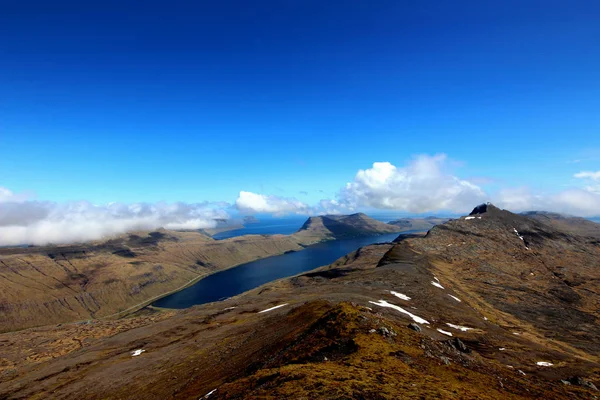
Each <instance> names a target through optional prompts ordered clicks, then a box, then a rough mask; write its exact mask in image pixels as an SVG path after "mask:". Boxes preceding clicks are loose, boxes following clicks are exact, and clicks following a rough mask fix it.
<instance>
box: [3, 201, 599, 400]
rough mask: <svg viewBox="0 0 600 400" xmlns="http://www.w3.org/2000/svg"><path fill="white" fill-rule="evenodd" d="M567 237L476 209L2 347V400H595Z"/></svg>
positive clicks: (10, 339)
mask: <svg viewBox="0 0 600 400" xmlns="http://www.w3.org/2000/svg"><path fill="white" fill-rule="evenodd" d="M573 224H575V222H573ZM574 232H575V230H570V231H565V230H564V229H561V227H560V226H559V225H557V224H555V223H548V222H545V221H543V220H540V219H538V218H531V217H529V216H525V215H518V214H513V213H510V212H508V211H504V210H499V209H497V208H496V207H494V206H492V205H482V206H480V207H477V208H476V209H475V210H474V211H473V213H472V214H471V215H469V216H466V217H462V218H459V219H456V220H452V221H449V222H446V223H444V224H442V225H438V226H436V227H434V228H432V229H431V230H430V231H429V233H428V234H427V235H426V236H416V235H415V236H412V237H403V238H402V239H399V240H398V241H397V242H396V243H394V244H379V245H372V246H367V247H364V248H361V249H359V250H357V251H355V252H353V253H351V254H348V255H347V256H345V257H343V258H341V259H340V260H338V261H336V262H335V263H333V264H332V265H330V266H326V267H322V268H319V269H317V270H313V271H310V272H307V273H303V274H301V275H297V276H295V277H291V278H287V279H282V280H279V281H276V282H272V283H269V284H267V285H264V286H262V287H259V288H257V289H254V290H252V291H249V292H246V293H244V294H242V295H240V296H236V297H233V298H230V299H227V300H225V301H223V302H216V303H210V304H206V305H202V306H196V307H192V308H190V309H187V310H182V311H177V312H175V311H170V312H169V313H168V314H165V313H155V312H154V311H153V310H152V309H151V308H147V309H144V310H141V311H140V312H138V314H137V315H135V316H134V317H133V318H127V319H121V320H116V321H96V320H94V321H91V322H90V323H87V324H65V325H61V326H53V327H44V328H35V329H28V330H24V331H20V332H12V333H6V334H2V335H0V357H1V358H2V365H0V368H1V369H0V398H6V399H24V398H28V399H29V398H31V399H36V398H40V399H41V398H58V399H61V398H64V399H67V398H68V399H81V398H91V399H94V398H121V399H129V398H131V399H135V398H141V397H143V398H147V399H165V398H174V399H176V398H182V399H188V398H190V399H191V398H193V399H198V398H210V399H211V400H212V399H237V398H306V399H313V398H330V399H397V398H419V399H422V398H448V399H450V398H452V399H455V398H461V399H463V398H473V399H475V398H476V399H499V398H503V399H504V398H507V399H511V398H530V399H563V398H574V399H593V398H598V396H600V392H598V387H599V386H600V346H599V345H598V343H600V340H599V339H600V337H599V336H600V320H599V318H600V311H599V310H600V307H599V306H600V268H598V264H599V263H600V246H599V243H598V240H597V238H595V237H594V236H590V235H587V234H586V233H574ZM581 232H584V231H581Z"/></svg>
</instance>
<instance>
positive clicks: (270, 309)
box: [258, 303, 288, 314]
mask: <svg viewBox="0 0 600 400" xmlns="http://www.w3.org/2000/svg"><path fill="white" fill-rule="evenodd" d="M287 305H288V303H285V304H280V305H278V306H275V307H271V308H267V309H266V310H262V311H259V312H258V313H259V314H260V313H264V312H269V311H273V310H276V309H278V308H280V307H285V306H287Z"/></svg>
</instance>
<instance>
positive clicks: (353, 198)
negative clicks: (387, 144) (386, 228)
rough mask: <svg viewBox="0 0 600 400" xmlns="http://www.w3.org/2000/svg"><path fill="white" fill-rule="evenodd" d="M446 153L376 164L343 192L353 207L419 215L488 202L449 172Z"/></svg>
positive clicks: (345, 201) (475, 188)
mask: <svg viewBox="0 0 600 400" xmlns="http://www.w3.org/2000/svg"><path fill="white" fill-rule="evenodd" d="M448 169H449V168H448V166H447V158H446V155H444V154H438V155H435V156H428V155H421V156H418V157H416V158H415V159H413V160H412V161H411V162H410V163H409V164H408V165H406V166H404V167H396V166H394V165H393V164H391V163H389V162H376V163H374V164H373V166H372V168H369V169H366V170H360V171H358V173H357V174H356V176H355V177H354V180H353V181H352V182H349V183H347V184H346V186H345V188H343V189H342V191H341V193H340V200H341V202H342V203H343V204H345V205H346V206H348V207H351V208H360V207H372V208H378V209H393V210H403V211H409V212H415V213H421V212H428V211H435V210H448V211H454V212H464V211H468V210H470V209H472V208H473V205H474V204H479V203H481V202H483V201H485V200H487V196H486V194H485V193H484V192H483V190H482V189H481V188H480V187H479V186H477V185H475V184H473V183H471V182H469V181H466V180H463V179H460V178H458V177H456V176H454V175H452V174H451V173H450V172H449V171H448Z"/></svg>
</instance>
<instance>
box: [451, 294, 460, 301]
mask: <svg viewBox="0 0 600 400" xmlns="http://www.w3.org/2000/svg"><path fill="white" fill-rule="evenodd" d="M448 296H450V297H452V298H453V299H454V300H456V301H458V302H459V303H460V302H462V300H461V299H459V298H458V297H456V296H452V295H451V294H449V295H448Z"/></svg>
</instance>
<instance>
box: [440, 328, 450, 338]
mask: <svg viewBox="0 0 600 400" xmlns="http://www.w3.org/2000/svg"><path fill="white" fill-rule="evenodd" d="M437 331H438V332H439V333H442V334H444V335H446V336H452V334H451V333H450V332H447V331H444V330H441V329H440V328H437Z"/></svg>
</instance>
